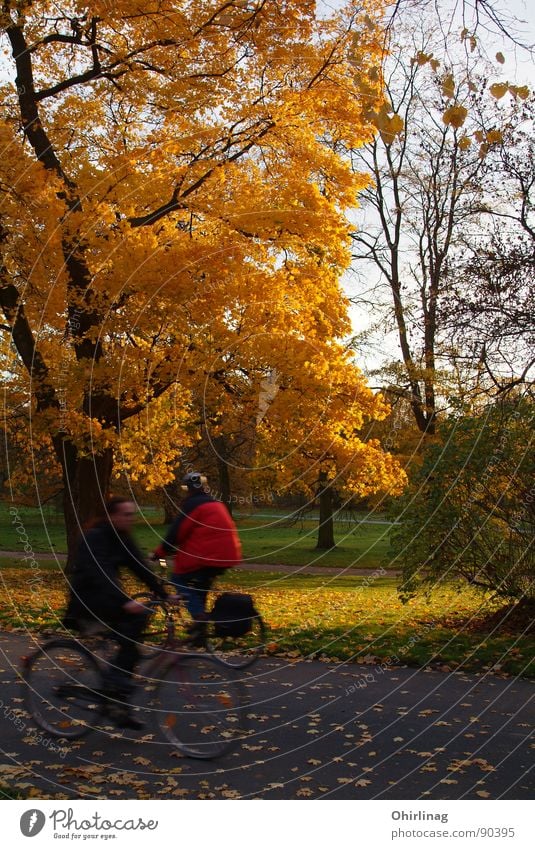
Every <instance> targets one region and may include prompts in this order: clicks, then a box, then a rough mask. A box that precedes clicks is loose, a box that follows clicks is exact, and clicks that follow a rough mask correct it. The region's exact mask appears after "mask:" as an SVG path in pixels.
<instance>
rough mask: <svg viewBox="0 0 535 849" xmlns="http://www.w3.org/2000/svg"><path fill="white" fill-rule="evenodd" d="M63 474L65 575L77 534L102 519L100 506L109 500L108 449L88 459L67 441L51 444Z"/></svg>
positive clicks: (110, 455) (71, 562) (102, 509)
mask: <svg viewBox="0 0 535 849" xmlns="http://www.w3.org/2000/svg"><path fill="white" fill-rule="evenodd" d="M55 447H56V451H57V453H58V459H59V461H60V463H61V467H62V471H63V514H64V516H65V530H66V535H67V565H66V571H67V573H69V572H70V571H71V570H72V567H73V565H74V557H75V555H76V549H77V546H78V541H79V539H80V534H81V533H82V531H83V530H84V527H85V526H86V525H87V523H88V522H89V521H91V520H92V519H94V518H96V517H97V516H102V515H104V504H105V502H106V499H108V498H109V496H110V483H111V474H112V468H113V452H112V449H111V448H108V449H106V450H105V451H103V452H102V453H100V454H94V455H91V456H89V457H87V456H80V454H79V452H78V449H77V448H76V446H75V445H73V444H72V442H70V441H69V440H66V439H63V440H61V441H60V440H59V439H58V440H57V441H56V443H55Z"/></svg>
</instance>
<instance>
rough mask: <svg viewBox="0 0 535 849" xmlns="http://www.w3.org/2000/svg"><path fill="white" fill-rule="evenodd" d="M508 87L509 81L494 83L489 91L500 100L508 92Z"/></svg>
mask: <svg viewBox="0 0 535 849" xmlns="http://www.w3.org/2000/svg"><path fill="white" fill-rule="evenodd" d="M508 88H509V83H493V84H492V85H491V86H490V88H489V91H490V93H491V94H492V96H493V97H495V98H496V100H499V99H500V98H501V97H503V96H504V94H506V93H507V90H508Z"/></svg>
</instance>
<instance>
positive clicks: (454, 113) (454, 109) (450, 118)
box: [442, 103, 468, 128]
mask: <svg viewBox="0 0 535 849" xmlns="http://www.w3.org/2000/svg"><path fill="white" fill-rule="evenodd" d="M467 115H468V109H466V107H465V106H461V104H460V103H454V104H453V106H449V107H448V108H447V109H446V110H445V112H444V114H443V116H442V120H443V121H444V123H445V124H450V125H451V126H452V127H456V128H459V127H462V125H463V124H464V122H465V120H466V116H467Z"/></svg>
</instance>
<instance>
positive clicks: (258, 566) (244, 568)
mask: <svg viewBox="0 0 535 849" xmlns="http://www.w3.org/2000/svg"><path fill="white" fill-rule="evenodd" d="M22 556H23V555H22V553H21V552H20V551H0V557H12V558H13V559H14V560H17V559H19V558H20V557H22ZM32 557H33V559H34V560H56V561H57V562H58V563H64V562H65V561H66V560H67V555H66V554H60V553H58V552H56V551H50V552H43V551H36V552H33V553H32ZM233 570H236V571H237V572H281V573H282V574H286V575H330V576H331V577H333V576H340V575H345V576H348V577H350V576H351V575H379V576H380V577H383V578H384V577H387V576H395V575H398V574H399V573H398V572H397V571H396V570H395V569H388V570H380V569H357V568H351V567H350V566H348V567H346V568H340V567H338V566H287V565H284V564H281V563H273V564H272V563H247V562H244V563H242V564H240V565H239V566H233Z"/></svg>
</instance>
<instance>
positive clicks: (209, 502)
mask: <svg viewBox="0 0 535 849" xmlns="http://www.w3.org/2000/svg"><path fill="white" fill-rule="evenodd" d="M206 482H207V481H206V478H205V477H204V476H203V475H201V474H200V473H199V472H190V473H189V474H187V475H186V476H185V478H183V480H182V484H183V489H185V490H187V496H186V498H185V499H184V501H183V503H182V505H181V508H180V512H179V514H178V516H177V518H176V519H175V521H174V522H173V523H172V525H171V526H170V528H169V531H168V532H167V535H166V537H165V539H164V541H163V542H162V543H161V545H159V546H158V548H157V549H156V551H155V552H154V554H153V559H154V560H156V559H158V558H159V557H165V556H166V555H168V554H171V553H173V554H174V568H173V575H172V578H171V580H172V582H173V583H174V584H175V586H176V587H177V590H178V592H179V593H180V595H182V596H183V597H184V599H185V602H186V607H187V608H188V610H189V612H190V614H191V616H192V618H193V619H194V620H196V626H195V627H194V628H193V629H192V637H193V638H194V639H199V641H202V637H203V636H204V631H205V627H204V620H205V619H206V596H207V594H208V592H209V590H210V589H211V587H212V584H213V582H214V580H215V578H216V577H217V576H218V575H220V574H221V573H222V572H224V571H225V569H229V568H230V567H232V566H236V565H237V564H238V563H240V562H241V545H240V540H239V537H238V532H237V529H236V525H235V524H234V522H233V521H232V517H231V516H230V513H229V511H228V510H227V508H226V507H225V505H224V504H223V503H222V502H221V501H217V500H216V499H215V498H213V497H212V496H211V495H209V494H208V492H207V490H206Z"/></svg>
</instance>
